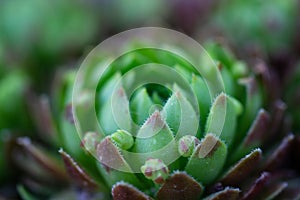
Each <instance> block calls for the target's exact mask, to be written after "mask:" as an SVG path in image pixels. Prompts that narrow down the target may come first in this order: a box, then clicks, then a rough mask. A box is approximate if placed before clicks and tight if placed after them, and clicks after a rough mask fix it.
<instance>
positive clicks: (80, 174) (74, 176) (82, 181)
mask: <svg viewBox="0 0 300 200" xmlns="http://www.w3.org/2000/svg"><path fill="white" fill-rule="evenodd" d="M59 153H60V154H61V156H62V159H63V161H64V164H65V167H66V170H67V172H68V173H69V176H70V178H71V180H72V181H73V184H75V185H77V186H79V187H80V188H84V189H88V190H91V191H94V190H97V189H98V188H99V185H98V184H97V183H96V182H95V181H94V180H93V179H92V178H91V177H90V176H89V175H88V174H87V173H86V172H85V171H84V170H83V169H82V168H81V167H80V166H79V165H78V164H77V163H76V162H75V161H74V160H73V158H72V157H71V156H70V155H69V154H67V153H66V152H65V151H63V150H62V149H60V150H59ZM101 189H103V188H101Z"/></svg>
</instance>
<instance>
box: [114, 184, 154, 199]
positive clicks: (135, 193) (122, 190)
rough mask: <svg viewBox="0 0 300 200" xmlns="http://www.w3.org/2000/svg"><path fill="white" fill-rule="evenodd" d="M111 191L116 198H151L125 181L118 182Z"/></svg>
mask: <svg viewBox="0 0 300 200" xmlns="http://www.w3.org/2000/svg"><path fill="white" fill-rule="evenodd" d="M111 193H112V197H113V199H114V200H151V198H150V197H149V196H147V195H145V194H144V193H143V192H141V191H139V190H138V189H137V188H135V187H134V186H132V185H130V184H128V183H125V182H118V183H116V184H115V185H114V186H113V187H112V191H111Z"/></svg>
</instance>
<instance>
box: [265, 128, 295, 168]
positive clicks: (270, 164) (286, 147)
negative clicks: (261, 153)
mask: <svg viewBox="0 0 300 200" xmlns="http://www.w3.org/2000/svg"><path fill="white" fill-rule="evenodd" d="M294 139H295V136H294V135H292V134H290V135H288V136H287V137H285V138H284V139H283V141H282V142H281V144H280V145H279V146H278V147H277V149H275V151H274V152H272V154H271V155H270V157H269V158H268V160H267V162H266V166H265V169H266V170H268V171H274V170H275V169H278V168H279V167H281V166H282V165H284V164H285V163H286V161H287V160H288V159H289V158H288V155H289V154H290V152H291V149H292V145H293V141H294Z"/></svg>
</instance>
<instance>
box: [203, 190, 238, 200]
mask: <svg viewBox="0 0 300 200" xmlns="http://www.w3.org/2000/svg"><path fill="white" fill-rule="evenodd" d="M240 192H241V191H240V190H239V189H236V188H229V187H227V188H225V189H224V190H221V191H219V192H216V193H214V194H211V195H210V196H208V197H206V198H204V199H203V200H229V199H230V200H235V199H239V194H240Z"/></svg>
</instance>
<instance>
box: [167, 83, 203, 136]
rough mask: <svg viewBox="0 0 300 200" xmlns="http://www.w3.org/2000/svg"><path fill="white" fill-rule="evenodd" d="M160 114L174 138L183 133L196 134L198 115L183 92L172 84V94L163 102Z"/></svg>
mask: <svg viewBox="0 0 300 200" xmlns="http://www.w3.org/2000/svg"><path fill="white" fill-rule="evenodd" d="M162 115H163V117H164V118H165V120H166V122H167V124H168V126H169V127H170V128H171V130H172V131H173V133H174V136H176V138H178V139H179V138H181V137H182V136H184V135H196V134H197V131H198V127H199V117H197V114H196V112H195V110H194V108H193V107H192V105H191V104H190V102H189V101H188V100H187V99H186V98H185V96H184V92H183V91H181V90H180V89H179V88H177V87H176V86H174V94H173V95H172V96H171V97H170V98H169V99H168V101H167V103H166V104H165V106H164V108H163V110H162Z"/></svg>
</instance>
